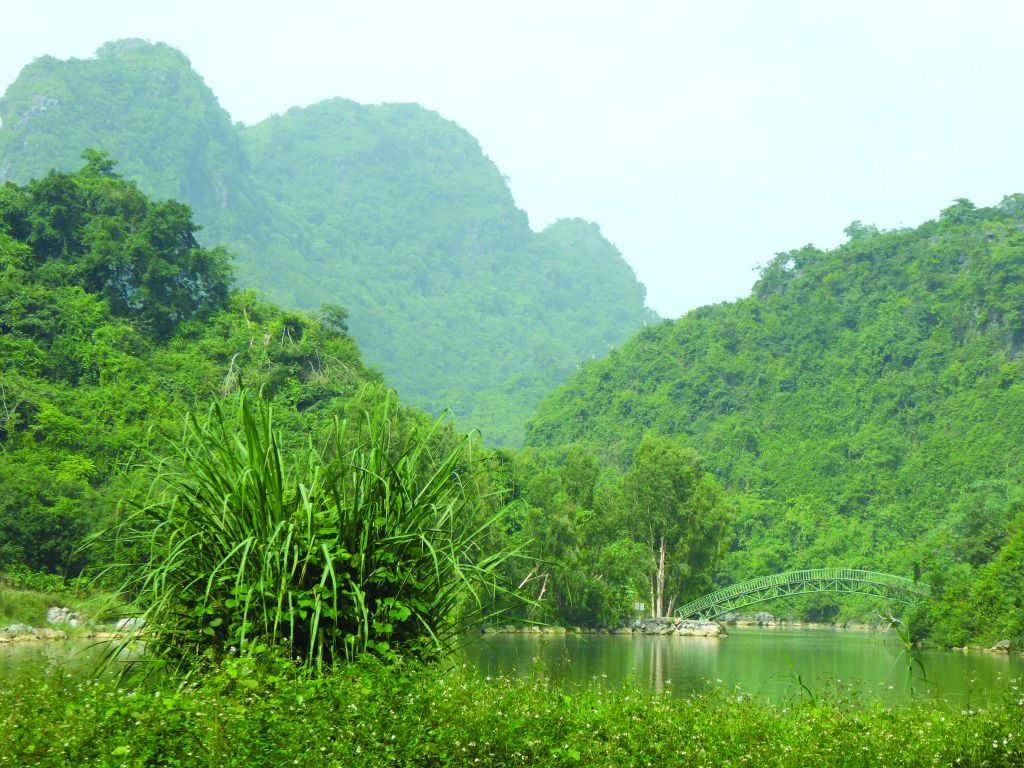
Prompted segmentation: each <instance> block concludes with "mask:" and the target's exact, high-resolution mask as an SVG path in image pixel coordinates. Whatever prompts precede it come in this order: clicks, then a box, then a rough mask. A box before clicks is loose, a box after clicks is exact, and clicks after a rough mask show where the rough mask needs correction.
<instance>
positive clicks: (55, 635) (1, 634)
mask: <svg viewBox="0 0 1024 768" xmlns="http://www.w3.org/2000/svg"><path fill="white" fill-rule="evenodd" d="M67 637H68V634H67V632H61V631H60V630H59V629H50V628H49V627H30V626H29V625H28V624H11V625H10V626H8V627H4V628H3V629H0V645H6V644H7V643H26V642H30V641H32V640H66V639H67Z"/></svg>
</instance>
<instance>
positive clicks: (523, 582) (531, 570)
mask: <svg viewBox="0 0 1024 768" xmlns="http://www.w3.org/2000/svg"><path fill="white" fill-rule="evenodd" d="M536 572H537V566H536V565H535V566H533V568H531V569H530V572H529V573H528V574H526V578H525V579H523V580H522V582H521V583H520V584H519V589H522V588H523V587H525V586H526V582H528V581H529V580H530V579H532V578H533V574H535V573H536Z"/></svg>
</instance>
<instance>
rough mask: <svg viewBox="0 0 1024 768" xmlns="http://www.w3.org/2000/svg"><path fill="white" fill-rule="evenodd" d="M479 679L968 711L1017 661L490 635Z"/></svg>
mask: <svg viewBox="0 0 1024 768" xmlns="http://www.w3.org/2000/svg"><path fill="white" fill-rule="evenodd" d="M465 653H466V656H467V660H468V661H469V662H470V663H472V664H473V665H475V666H476V667H477V668H478V669H479V670H480V671H481V672H482V673H483V674H485V675H490V676H492V677H494V676H497V675H500V674H511V675H518V676H524V675H530V674H534V673H536V672H543V673H545V674H547V675H549V676H550V677H552V678H553V679H555V680H556V681H559V682H560V683H563V684H569V685H588V684H590V683H591V682H592V681H595V680H597V681H602V682H607V683H608V684H611V685H614V686H627V687H642V688H645V689H648V690H653V691H657V692H659V693H661V692H671V693H673V694H675V695H684V696H685V695H687V694H689V693H691V692H693V691H700V690H704V689H705V688H706V687H708V686H709V685H712V686H718V687H724V688H726V689H728V690H734V689H738V690H739V691H740V692H743V693H749V694H751V695H754V696H757V697H760V698H766V699H770V700H773V701H786V700H788V699H791V698H795V697H799V696H806V695H814V696H818V695H821V694H822V693H825V692H833V693H834V692H837V691H839V692H841V693H842V695H844V696H849V697H852V698H859V699H880V700H883V701H885V702H887V703H895V702H902V701H908V700H910V699H912V698H921V697H937V696H938V697H942V698H944V699H947V700H950V701H956V702H958V703H964V704H969V703H970V702H972V701H979V700H982V699H987V698H991V697H993V696H996V695H998V692H999V691H1000V690H1001V688H1002V683H1003V682H1004V681H1006V680H1008V679H1010V678H1014V677H1016V678H1022V677H1024V660H1022V659H1021V658H1020V657H1017V656H1013V657H1007V656H1006V655H999V654H988V653H981V652H971V653H969V654H962V653H957V652H952V651H940V650H930V651H920V652H919V651H915V655H916V659H917V661H914V662H912V661H911V657H910V655H909V654H908V653H907V651H906V650H905V649H904V647H903V645H902V644H901V643H900V642H899V640H898V638H895V637H894V636H891V635H873V634H871V633H866V632H843V631H829V630H772V631H758V630H750V629H746V630H745V629H735V630H732V632H731V636H730V637H729V638H727V639H724V640H718V639H714V638H703V637H657V636H640V637H638V636H628V635H626V636H618V635H586V636H582V637H580V636H574V635H536V634H509V635H489V636H487V637H485V638H482V639H481V640H480V642H478V643H474V644H473V645H471V646H469V647H468V648H467V649H466V651H465Z"/></svg>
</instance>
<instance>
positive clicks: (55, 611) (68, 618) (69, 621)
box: [46, 605, 82, 628]
mask: <svg viewBox="0 0 1024 768" xmlns="http://www.w3.org/2000/svg"><path fill="white" fill-rule="evenodd" d="M46 623H47V624H66V625H67V626H69V627H71V628H75V627H77V626H79V625H80V624H81V623H82V615H81V614H79V613H75V612H74V611H72V610H71V609H70V608H61V607H60V606H57V605H54V606H52V607H50V608H47V609H46Z"/></svg>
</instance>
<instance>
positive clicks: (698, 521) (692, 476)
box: [624, 434, 728, 618]
mask: <svg viewBox="0 0 1024 768" xmlns="http://www.w3.org/2000/svg"><path fill="white" fill-rule="evenodd" d="M624 483H625V497H626V503H627V504H628V507H629V509H628V515H629V519H630V522H631V524H632V527H633V530H634V533H635V534H636V535H637V536H638V537H642V540H643V542H644V543H646V544H647V546H648V547H649V548H650V550H651V553H652V555H653V563H654V565H653V571H652V572H651V574H650V589H651V615H652V616H653V617H654V618H661V617H663V616H666V615H669V614H671V612H672V609H673V607H674V606H675V605H676V602H677V600H678V599H679V598H680V596H682V595H683V594H684V593H685V591H686V589H687V586H688V582H690V581H691V579H692V578H693V577H694V576H695V575H697V574H699V573H701V572H702V571H704V570H705V569H707V568H708V567H709V566H710V565H711V564H713V562H714V561H715V559H716V558H717V556H718V555H719V554H720V553H721V550H722V544H723V542H724V535H725V532H726V529H727V526H728V514H727V508H726V504H725V501H724V499H723V494H722V490H721V487H720V486H719V484H718V482H717V481H716V480H715V479H714V478H713V477H712V476H711V475H710V474H708V473H707V472H706V471H705V468H704V462H703V460H702V459H701V457H700V456H698V455H697V454H696V453H695V452H694V451H692V450H690V449H687V448H684V447H682V446H681V445H679V444H678V443H676V442H674V441H673V440H671V439H669V438H666V437H662V436H660V435H654V434H646V435H644V438H643V440H642V441H641V442H640V447H639V448H638V449H637V451H636V455H635V457H634V459H633V465H632V467H630V469H629V471H628V472H627V473H626V476H625V479H624Z"/></svg>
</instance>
